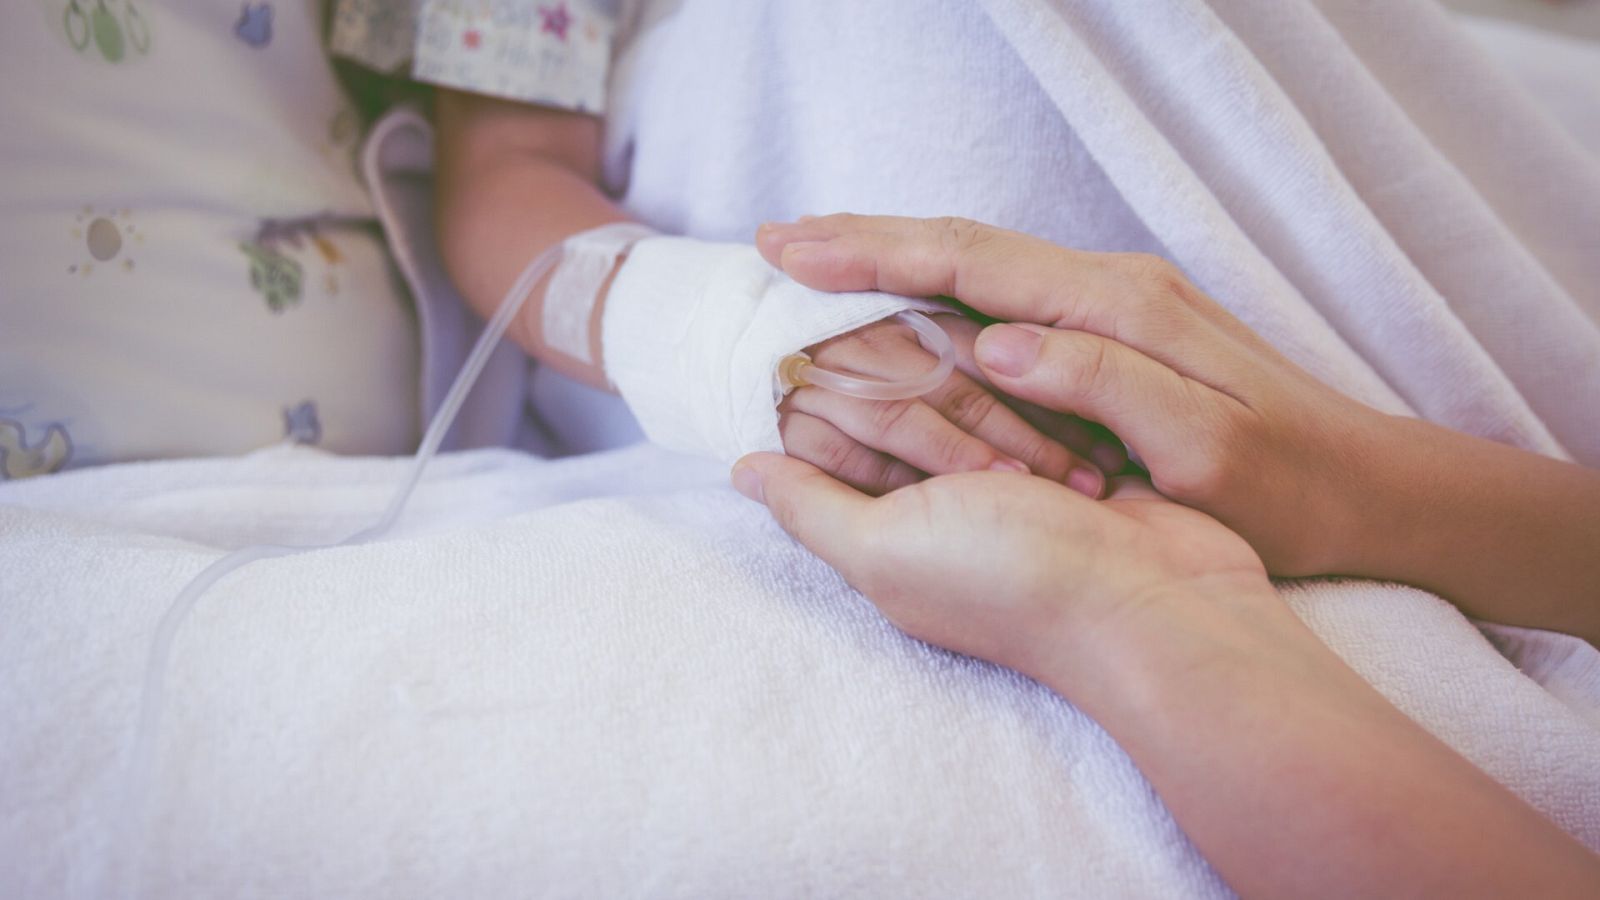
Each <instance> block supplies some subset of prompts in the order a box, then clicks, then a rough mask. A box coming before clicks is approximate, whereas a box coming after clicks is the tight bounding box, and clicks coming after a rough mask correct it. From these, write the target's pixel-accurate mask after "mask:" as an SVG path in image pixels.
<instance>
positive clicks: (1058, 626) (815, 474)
mask: <svg viewBox="0 0 1600 900" xmlns="http://www.w3.org/2000/svg"><path fill="white" fill-rule="evenodd" d="M733 481H734V485H735V486H736V487H737V488H738V489H739V490H740V491H741V492H742V493H744V494H745V495H746V496H749V497H751V498H752V499H756V500H760V501H762V502H765V503H766V504H767V505H768V506H769V507H770V508H771V509H772V512H773V514H774V516H775V517H776V518H777V520H778V522H779V523H780V524H781V525H782V526H783V527H784V528H785V529H787V530H788V531H789V532H790V533H792V534H794V535H795V536H796V537H797V538H799V540H800V541H801V542H802V543H804V544H805V545H806V546H808V547H810V548H811V549H812V550H813V551H815V552H816V553H817V554H818V555H819V556H821V557H822V558H823V559H825V560H827V561H828V562H829V563H830V564H832V565H833V566H834V567H836V568H837V569H838V570H839V571H840V572H841V573H842V574H843V575H844V577H845V578H846V579H847V580H848V581H849V582H850V583H851V584H852V585H853V586H855V587H856V588H857V589H858V590H860V591H861V592H862V593H863V594H865V595H866V596H868V597H869V598H871V599H872V600H873V602H874V603H876V604H877V605H878V606H879V608H880V609H882V610H883V612H884V614H885V615H886V616H888V617H889V619H890V620H891V621H893V622H894V623H895V624H896V625H898V626H899V627H900V628H901V629H903V630H904V631H906V632H907V633H908V634H911V635H913V636H914V637H918V638H921V639H922V640H925V641H928V642H930V643H934V644H938V645H939V646H942V647H948V648H950V649H952V650H956V651H959V652H962V653H966V654H970V655H972V656H977V657H980V658H983V659H987V660H991V661H993V662H996V663H999V664H1001V665H1004V666H1008V667H1010V668H1014V669H1017V670H1019V671H1022V672H1025V673H1027V674H1029V675H1032V676H1034V677H1035V678H1038V679H1040V680H1043V681H1048V682H1049V683H1051V684H1057V685H1071V686H1072V687H1069V688H1066V689H1065V690H1066V691H1067V692H1068V693H1069V696H1072V697H1073V698H1074V699H1084V698H1082V697H1081V696H1079V690H1080V689H1082V688H1083V687H1084V686H1086V685H1087V684H1088V683H1089V682H1090V681H1092V680H1093V679H1095V678H1098V677H1102V676H1103V674H1104V673H1106V672H1108V671H1110V670H1109V669H1107V668H1106V667H1105V666H1102V665H1099V664H1097V662H1096V661H1104V660H1105V659H1106V657H1107V656H1108V655H1116V654H1117V648H1118V647H1122V646H1125V645H1124V641H1123V639H1122V638H1123V637H1126V638H1127V639H1128V640H1129V641H1131V640H1133V632H1134V631H1135V630H1136V626H1139V625H1143V624H1146V623H1153V624H1154V627H1155V629H1156V630H1159V631H1165V630H1166V629H1167V628H1168V627H1169V626H1170V623H1171V621H1172V620H1173V618H1174V617H1175V615H1176V610H1182V609H1191V608H1193V607H1194V606H1195V604H1196V603H1197V602H1202V600H1203V599H1204V598H1212V597H1220V598H1227V599H1237V598H1251V599H1252V600H1254V601H1259V602H1263V603H1265V604H1268V605H1271V606H1281V604H1279V603H1278V601H1277V598H1276V596H1275V595H1273V593H1272V590H1271V586H1270V583H1269V582H1268V581H1267V576H1266V572H1265V570H1264V569H1263V568H1262V565H1261V561H1260V560H1259V559H1258V558H1257V557H1256V555H1255V553H1254V552H1252V551H1251V549H1250V547H1249V545H1247V544H1246V543H1245V542H1244V541H1243V540H1242V539H1241V538H1239V537H1238V536H1237V535H1235V534H1234V533H1233V532H1231V531H1229V530H1228V529H1227V528H1226V527H1224V526H1223V525H1221V524H1220V523H1218V522H1217V521H1216V520H1215V519H1212V518H1211V517H1210V516H1207V515H1205V514H1204V513H1201V512H1198V511H1196V510H1193V509H1189V508H1187V507H1184V506H1181V505H1179V504H1176V503H1173V502H1172V501H1170V500H1167V499H1166V498H1164V497H1162V496H1160V495H1159V494H1157V493H1156V492H1155V491H1154V490H1152V489H1151V488H1150V486H1149V484H1148V483H1147V482H1144V481H1143V480H1142V479H1138V478H1121V479H1117V480H1115V481H1113V482H1112V485H1111V493H1110V496H1109V497H1108V499H1106V500H1105V501H1103V502H1096V501H1094V500H1091V499H1089V498H1087V497H1084V496H1082V495H1081V494H1078V493H1075V492H1073V491H1071V490H1068V489H1067V488H1065V487H1063V486H1061V485H1060V484H1056V483H1053V482H1050V481H1046V480H1044V479H1041V478H1035V477H1029V476H1026V475H1015V474H1005V473H997V472H978V473H968V474H961V475H948V476H944V477H941V478H935V479H932V480H929V481H924V482H920V483H917V484H913V485H910V486H908V487H904V488H901V489H899V490H897V491H894V492H893V493H890V494H887V495H885V496H882V497H877V498H873V497H869V496H867V495H866V494H863V493H861V492H859V491H857V490H855V489H854V488H851V487H849V486H847V485H844V484H841V483H840V482H838V481H836V480H834V479H833V478H832V477H830V476H829V475H827V474H826V473H824V472H822V471H821V470H819V469H817V468H815V467H813V466H811V465H810V464H808V463H806V462H803V461H801V460H798V459H794V458H791V457H786V456H780V455H775V454H755V455H752V456H748V457H746V458H745V459H743V460H741V461H740V463H739V464H738V466H737V467H736V468H735V469H734V474H733ZM1063 666H1072V667H1073V668H1072V670H1071V671H1070V672H1069V671H1063V669H1062V667H1063Z"/></svg>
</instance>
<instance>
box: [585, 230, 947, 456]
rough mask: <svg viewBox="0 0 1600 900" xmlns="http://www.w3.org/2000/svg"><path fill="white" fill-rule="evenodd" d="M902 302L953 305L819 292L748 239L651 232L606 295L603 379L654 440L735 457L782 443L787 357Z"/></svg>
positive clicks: (929, 307)
mask: <svg viewBox="0 0 1600 900" xmlns="http://www.w3.org/2000/svg"><path fill="white" fill-rule="evenodd" d="M905 309H915V310H922V311H926V312H948V311H949V309H948V308H947V307H944V306H941V305H940V304H938V303H934V302H932V301H926V300H915V299H912V298H909V297H898V296H895V295H893V294H882V293H877V292H865V293H843V294H831V293H825V292H822V291H815V290H812V289H810V288H808V287H805V286H803V285H800V284H797V283H796V282H795V281H794V280H793V279H791V278H789V277H788V276H787V275H784V274H783V273H781V272H779V271H777V270H775V269H773V268H772V267H771V266H770V265H768V264H767V262H766V260H764V259H762V258H761V255H760V254H759V253H757V252H756V249H755V248H754V247H752V246H749V245H746V244H720V243H713V242H709V241H699V240H693V239H690V238H676V237H652V238H646V239H644V240H642V241H639V242H638V243H637V244H635V245H634V246H633V249H632V250H631V251H630V252H629V254H628V259H627V262H625V263H624V264H623V266H622V269H621V270H620V271H619V272H618V273H617V277H616V280H615V281H613V282H612V283H611V291H610V293H609V295H608V296H607V298H606V307H605V312H604V321H603V329H602V335H601V338H602V341H603V345H604V347H603V349H604V353H605V360H604V363H605V370H606V376H607V377H608V378H610V379H611V382H612V383H613V384H614V385H616V388H617V390H618V392H620V393H621V394H622V398H623V399H624V400H625V401H627V403H628V407H629V409H631V410H632V411H633V414H634V416H635V417H636V418H637V419H638V420H639V424H640V426H641V427H642V428H643V429H644V433H645V434H646V435H647V436H648V437H649V438H650V440H652V441H654V442H655V443H657V444H659V445H661V446H663V447H666V448H668V449H671V450H680V451H683V452H686V453H694V454H698V455H702V456H711V457H715V458H717V459H720V460H723V461H724V462H730V463H731V462H732V461H733V460H735V459H738V458H739V457H740V456H743V455H744V454H746V453H750V452H753V451H757V450H772V451H781V450H782V449H783V442H782V440H781V438H780V437H779V435H778V412H777V406H778V402H779V400H780V399H782V396H783V390H782V387H781V386H780V384H779V379H778V374H777V373H778V364H779V363H780V362H781V361H782V360H783V359H784V357H786V356H788V355H789V354H791V353H795V352H796V351H799V350H802V349H804V348H806V347H809V346H811V345H813V344H816V343H818V342H819V341H824V340H827V339H828V338H831V337H835V336H837V335H841V334H844V333H846V332H849V331H854V330H855V329H857V328H860V327H861V326H863V325H868V324H871V323H873V322H876V321H878V320H880V319H884V318H887V317H889V316H892V315H894V314H895V313H897V312H899V311H901V310H905Z"/></svg>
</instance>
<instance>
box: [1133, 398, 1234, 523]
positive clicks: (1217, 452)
mask: <svg viewBox="0 0 1600 900" xmlns="http://www.w3.org/2000/svg"><path fill="white" fill-rule="evenodd" d="M1246 457H1247V453H1246V449H1245V438H1244V436H1243V434H1242V432H1241V428H1240V426H1239V424H1238V423H1237V422H1235V421H1233V420H1232V419H1231V418H1230V417H1228V416H1219V417H1213V418H1212V419H1211V420H1210V421H1209V422H1205V423H1204V424H1202V425H1201V427H1199V428H1198V429H1196V434H1195V436H1194V439H1193V441H1192V442H1191V444H1190V446H1189V447H1188V448H1187V450H1186V452H1184V453H1183V454H1182V455H1181V456H1180V457H1178V458H1177V459H1174V460H1171V461H1170V464H1169V465H1167V466H1164V467H1162V470H1161V471H1152V472H1151V478H1152V483H1153V484H1154V485H1155V487H1156V489H1157V490H1159V491H1161V492H1162V493H1164V494H1166V495H1167V496H1169V497H1174V498H1176V499H1179V500H1184V501H1187V502H1191V503H1197V504H1201V505H1207V504H1210V503H1213V502H1215V501H1216V500H1218V499H1220V498H1222V497H1224V496H1226V495H1227V494H1229V493H1230V492H1231V491H1233V490H1234V488H1235V485H1234V480H1235V478H1236V477H1237V472H1238V471H1239V468H1240V465H1241V463H1242V462H1243V461H1244V460H1245V459H1246Z"/></svg>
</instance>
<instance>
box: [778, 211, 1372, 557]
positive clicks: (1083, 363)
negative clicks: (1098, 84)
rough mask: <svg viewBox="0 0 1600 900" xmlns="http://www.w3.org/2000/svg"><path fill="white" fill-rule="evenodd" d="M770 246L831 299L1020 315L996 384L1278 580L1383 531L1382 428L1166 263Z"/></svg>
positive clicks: (948, 240) (984, 345)
mask: <svg viewBox="0 0 1600 900" xmlns="http://www.w3.org/2000/svg"><path fill="white" fill-rule="evenodd" d="M757 246H758V247H760V249H761V252H762V253H763V255H765V256H766V258H767V259H768V261H770V262H772V263H773V264H775V265H779V266H781V267H782V268H783V269H784V270H785V271H786V272H788V273H789V274H790V275H791V276H792V277H794V278H795V279H796V280H797V281H800V282H802V283H804V284H806V285H809V286H811V287H814V288H818V289H821V290H828V291H844V290H883V291H889V292H892V293H899V294H907V295H912V296H934V295H941V294H942V295H949V296H953V297H957V298H959V299H960V300H962V301H963V302H964V303H966V304H968V305H969V306H971V307H973V308H975V309H977V310H978V311H980V312H982V313H986V314H988V315H990V316H993V317H995V318H998V319H1002V320H1018V322H1019V324H1000V325H994V326H991V327H989V328H987V329H985V330H984V331H983V333H982V334H981V335H980V336H979V338H978V340H977V342H976V345H975V351H974V352H975V356H976V360H977V364H978V367H979V369H980V371H981V374H982V375H983V376H984V377H985V378H986V379H987V381H989V382H990V383H992V384H993V385H994V386H995V387H996V388H998V389H999V390H1001V391H1003V392H1005V393H1007V394H1010V395H1012V396H1014V397H1017V398H1020V399H1021V400H1024V401H1030V402H1032V403H1034V404H1038V405H1040V406H1043V407H1046V408H1049V409H1053V410H1058V411H1061V412H1070V413H1074V414H1077V415H1079V416H1082V417H1083V418H1085V419H1090V420H1093V421H1095V422H1098V423H1101V424H1103V425H1105V426H1107V427H1109V428H1110V429H1111V430H1112V431H1114V432H1116V434H1118V435H1119V436H1120V437H1121V438H1122V439H1123V440H1124V441H1126V442H1127V444H1128V447H1129V448H1130V449H1131V450H1132V451H1133V452H1134V453H1136V454H1137V455H1138V456H1139V458H1140V459H1141V460H1142V462H1143V463H1144V465H1145V466H1146V467H1147V468H1148V469H1149V472H1150V477H1151V480H1152V482H1153V483H1154V485H1155V486H1156V488H1157V489H1158V490H1160V492H1161V493H1162V494H1164V495H1166V496H1168V497H1171V498H1173V499H1176V500H1178V501H1180V502H1182V503H1184V504H1186V505H1189V506H1193V507H1195V508H1197V509H1201V510H1204V511H1205V512H1207V513H1209V514H1211V515H1212V516H1215V517H1216V518H1217V519H1219V520H1221V521H1222V522H1223V523H1225V524H1226V525H1228V527H1230V528H1232V529H1234V530H1235V531H1237V532H1238V533H1239V534H1241V535H1243V536H1244V537H1245V538H1246V539H1247V540H1249V542H1250V544H1251V545H1252V546H1253V547H1254V548H1255V549H1256V550H1257V551H1258V552H1259V553H1260V554H1261V556H1262V558H1263V559H1264V560H1265V561H1266V563H1267V565H1268V567H1269V568H1270V569H1271V570H1272V571H1273V572H1274V573H1275V574H1283V575H1309V574H1325V573H1329V572H1337V571H1340V570H1341V569H1343V568H1344V567H1346V566H1347V565H1348V564H1349V563H1350V562H1351V560H1352V556H1353V555H1355V554H1354V551H1353V548H1354V547H1355V546H1356V545H1358V544H1359V543H1360V542H1361V541H1362V540H1364V539H1366V538H1367V537H1368V534H1369V529H1368V528H1367V527H1365V526H1367V524H1368V522H1367V521H1366V519H1365V518H1364V517H1365V516H1366V515H1367V514H1368V513H1370V510H1369V509H1367V508H1366V507H1365V504H1364V503H1363V502H1362V501H1361V499H1360V495H1359V494H1358V493H1357V492H1355V491H1352V490H1351V477H1352V470H1353V467H1352V463H1362V464H1365V463H1368V462H1370V460H1369V459H1367V457H1370V455H1371V454H1372V453H1374V452H1376V451H1375V448H1376V447H1377V446H1378V443H1377V441H1376V440H1374V437H1373V436H1374V433H1375V431H1376V430H1377V429H1378V420H1380V419H1382V418H1383V417H1382V416H1381V415H1379V414H1378V413H1376V412H1375V411H1372V410H1370V409H1368V408H1366V407H1364V406H1361V405H1360V404H1357V403H1355V402H1354V401H1351V400H1349V399H1348V398H1346V397H1344V396H1343V395H1341V394H1339V393H1338V392H1336V391H1334V390H1332V389H1331V388H1329V387H1327V386H1326V385H1323V384H1322V383H1321V382H1318V381H1317V380H1316V379H1314V378H1312V377H1311V376H1310V375H1308V374H1307V373H1306V372H1305V371H1304V370H1302V369H1300V368H1299V367H1298V366H1296V365H1294V364H1293V363H1291V362H1290V361H1289V360H1287V359H1286V358H1284V357H1283V356H1282V355H1281V354H1279V353H1278V352H1277V351H1276V350H1274V349H1273V348H1272V347H1271V346H1270V345H1269V344H1267V343H1266V341H1264V340H1262V339H1261V338H1260V337H1259V336H1258V335H1256V334H1255V333H1254V332H1252V331H1251V330H1250V329H1249V328H1247V327H1245V326H1244V325H1243V324H1242V323H1240V322H1239V321H1238V320H1237V319H1235V318H1234V317H1233V316H1232V315H1230V314H1229V313H1228V312H1227V311H1226V310H1224V309H1223V308H1222V307H1221V306H1219V305H1218V304H1217V303H1216V302H1215V301H1213V300H1212V299H1211V298H1209V297H1207V296H1206V295H1205V294H1204V293H1203V292H1201V291H1200V290H1199V289H1198V288H1196V287H1195V286H1194V285H1192V284H1190V283H1189V281H1188V280H1187V279H1186V278H1185V277H1184V276H1183V274H1182V273H1181V272H1180V271H1179V270H1178V269H1177V267H1175V266H1173V265H1172V264H1170V263H1168V262H1166V261H1165V260H1162V259H1160V258H1158V257H1153V256H1146V255H1139V254H1103V253H1085V252H1079V251H1074V250H1068V249H1065V248H1062V247H1058V246H1055V245H1053V244H1050V243H1048V242H1046V241H1043V240H1040V239H1038V238H1034V237H1030V236H1028V235H1024V234H1019V233H1016V232H1011V231H1005V230H1002V229H998V228H992V227H989V226H986V225H981V224H978V223H975V222H968V221H964V220H960V219H933V220H920V219H904V218H895V217H885V216H854V215H833V216H825V217H822V218H812V219H807V220H804V221H801V222H798V223H795V224H787V225H768V226H763V227H762V229H761V230H760V232H758V234H757ZM1024 323H1025V324H1024ZM1307 522H1316V523H1317V527H1316V528H1314V529H1308V528H1306V527H1304V526H1305V523H1307Z"/></svg>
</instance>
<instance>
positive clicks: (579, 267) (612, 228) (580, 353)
mask: <svg viewBox="0 0 1600 900" xmlns="http://www.w3.org/2000/svg"><path fill="white" fill-rule="evenodd" d="M654 234H656V231H655V230H654V229H652V228H649V227H646V226H644V225H639V224H637V223H634V222H615V223H612V224H610V225H601V226H600V227H599V228H593V229H590V230H589V231H585V232H582V233H581V234H575V235H573V236H572V237H569V238H567V239H566V240H565V241H563V242H562V244H561V264H560V265H559V266H557V267H556V270H555V273H554V274H552V275H551V276H550V284H549V285H548V286H547V287H546V288H545V292H544V310H543V313H542V314H541V325H542V329H543V332H544V334H543V336H544V343H545V346H547V347H550V348H551V349H553V350H557V351H560V352H561V353H565V354H566V355H568V356H570V357H572V358H573V359H576V360H578V361H579V362H583V363H593V362H594V354H593V353H592V352H591V351H590V349H589V348H590V345H591V343H592V341H593V333H592V329H591V324H592V321H593V319H594V304H595V300H596V299H597V298H598V297H599V296H600V288H601V286H603V285H604V284H605V282H606V279H607V278H609V277H610V276H611V270H612V269H615V268H616V266H617V258H618V257H620V256H621V255H622V254H624V253H626V252H628V248H629V247H632V246H633V245H634V244H635V243H637V242H638V241H640V240H642V239H644V238H647V237H650V236H651V235H654Z"/></svg>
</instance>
